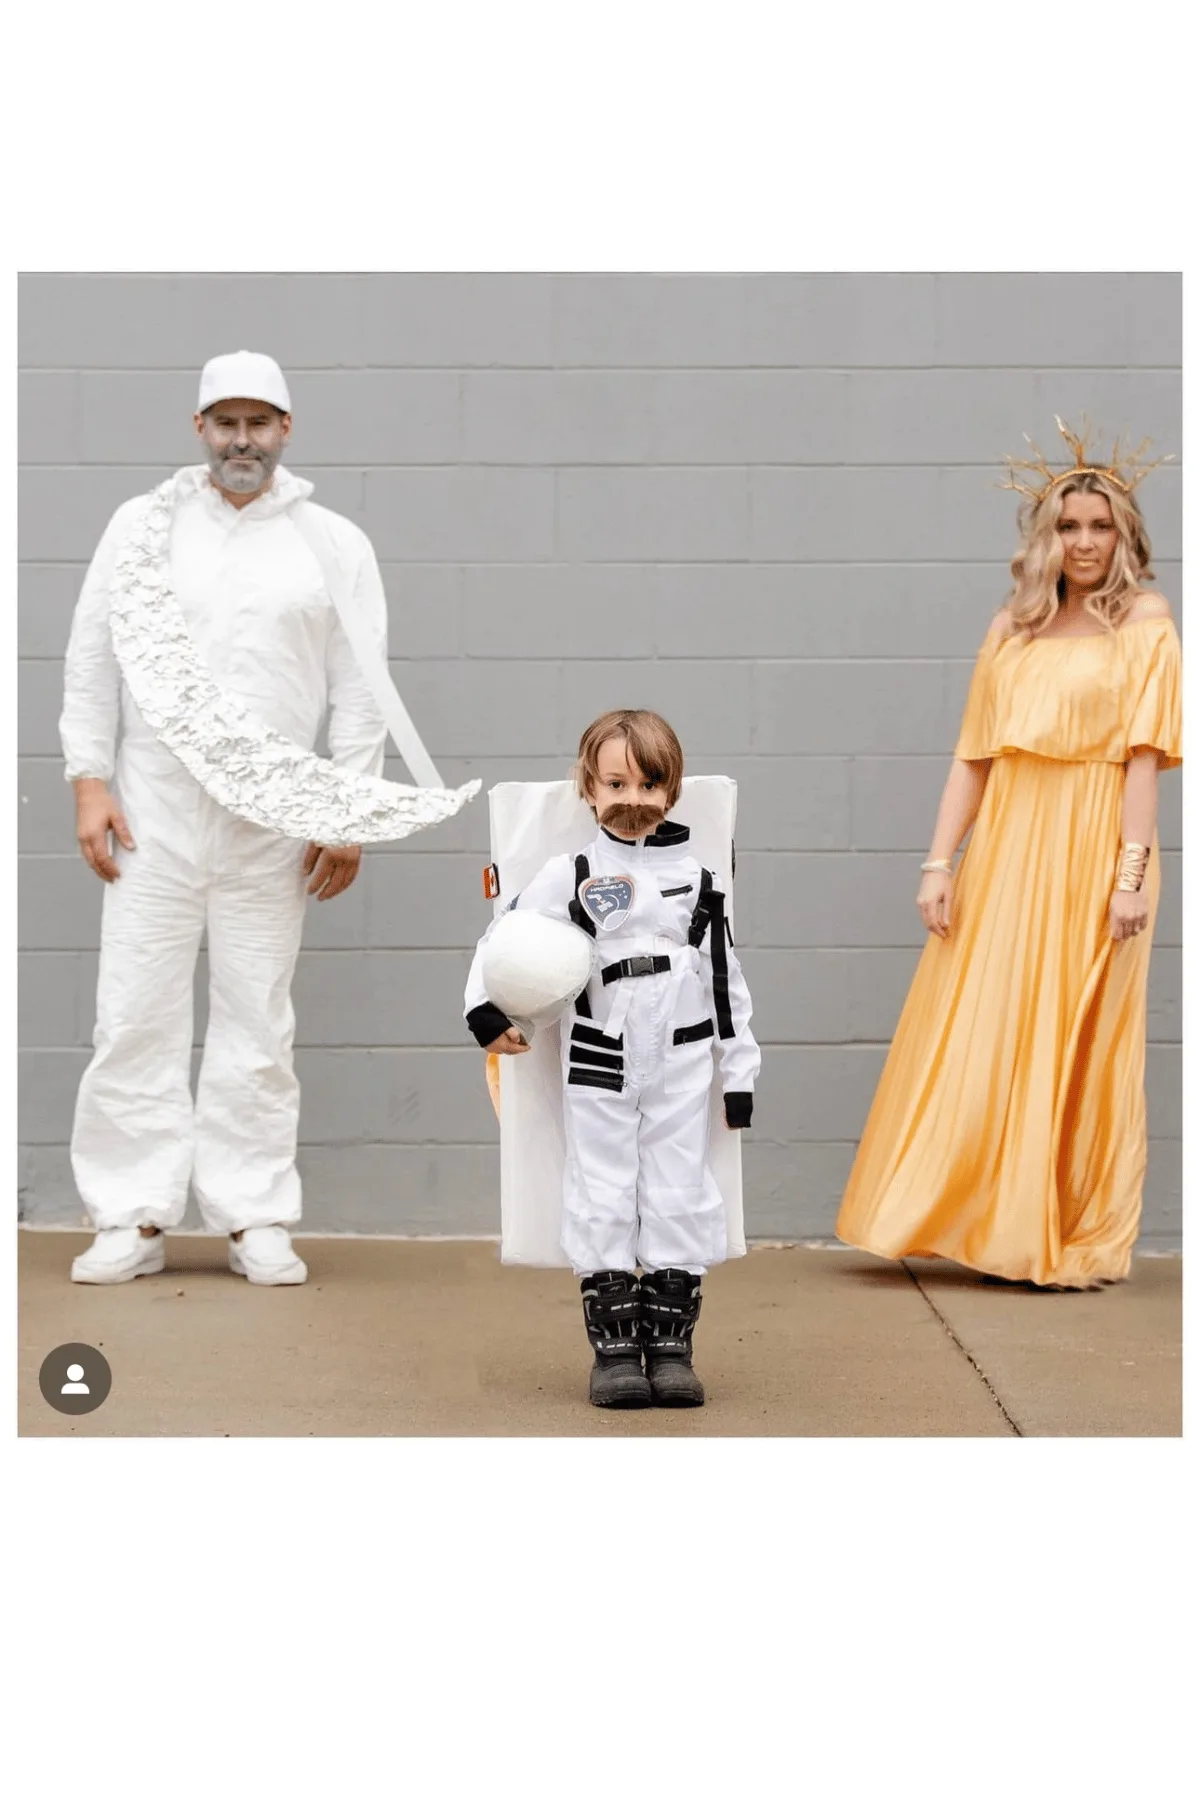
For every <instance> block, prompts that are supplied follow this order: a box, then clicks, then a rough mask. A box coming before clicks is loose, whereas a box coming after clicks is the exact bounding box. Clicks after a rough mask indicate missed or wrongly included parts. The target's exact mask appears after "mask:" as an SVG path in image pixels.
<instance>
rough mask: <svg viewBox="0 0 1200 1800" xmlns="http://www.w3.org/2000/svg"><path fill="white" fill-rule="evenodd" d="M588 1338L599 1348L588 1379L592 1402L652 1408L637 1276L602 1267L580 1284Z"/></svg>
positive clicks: (593, 1403)
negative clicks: (646, 1369)
mask: <svg viewBox="0 0 1200 1800" xmlns="http://www.w3.org/2000/svg"><path fill="white" fill-rule="evenodd" d="M579 1291H580V1293H581V1294H582V1295H583V1318H584V1323H585V1325H586V1326H587V1334H588V1342H589V1343H590V1344H591V1346H592V1349H593V1350H594V1351H595V1352H596V1361H595V1365H594V1366H593V1368H592V1373H591V1377H590V1379H589V1381H588V1399H589V1400H590V1401H591V1403H592V1405H593V1406H649V1404H650V1383H649V1382H648V1381H647V1380H646V1377H645V1375H644V1374H643V1372H642V1346H641V1342H640V1338H639V1327H640V1322H641V1295H640V1291H639V1288H638V1278H637V1276H636V1275H631V1274H629V1273H627V1271H626V1270H624V1269H599V1270H597V1272H596V1273H595V1274H594V1275H585V1276H584V1278H583V1280H582V1281H581V1282H580V1284H579Z"/></svg>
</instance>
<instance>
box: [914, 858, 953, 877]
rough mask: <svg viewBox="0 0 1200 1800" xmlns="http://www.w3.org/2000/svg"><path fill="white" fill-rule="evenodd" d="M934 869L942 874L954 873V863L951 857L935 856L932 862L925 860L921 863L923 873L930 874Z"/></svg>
mask: <svg viewBox="0 0 1200 1800" xmlns="http://www.w3.org/2000/svg"><path fill="white" fill-rule="evenodd" d="M934 870H937V872H938V873H939V874H941V875H953V873H954V864H953V863H952V862H951V861H950V859H949V857H934V858H933V859H932V860H931V861H930V862H923V863H922V864H921V873H922V875H930V874H932V873H933V871H934Z"/></svg>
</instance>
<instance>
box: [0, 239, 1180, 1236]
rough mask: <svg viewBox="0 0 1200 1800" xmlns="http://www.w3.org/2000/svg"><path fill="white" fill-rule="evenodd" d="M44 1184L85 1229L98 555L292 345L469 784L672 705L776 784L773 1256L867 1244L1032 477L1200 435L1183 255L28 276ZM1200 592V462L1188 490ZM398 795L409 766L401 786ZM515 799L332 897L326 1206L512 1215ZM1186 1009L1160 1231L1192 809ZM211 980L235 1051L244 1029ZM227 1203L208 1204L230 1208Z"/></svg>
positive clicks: (30, 631)
mask: <svg viewBox="0 0 1200 1800" xmlns="http://www.w3.org/2000/svg"><path fill="white" fill-rule="evenodd" d="M19 318H20V364H21V374H20V456H21V472H20V557H21V568H20V656H21V671H20V790H19V791H20V813H19V818H20V851H21V858H20V946H21V961H20V973H21V983H20V1034H21V1104H20V1138H21V1146H22V1148H21V1164H20V1192H21V1201H20V1203H21V1211H22V1214H23V1216H24V1217H25V1218H26V1219H28V1220H30V1221H33V1222H46V1223H49V1222H56V1221H57V1222H61V1221H67V1220H71V1221H74V1220H77V1219H78V1218H79V1216H80V1208H79V1202H78V1200H77V1198H76V1197H75V1195H74V1191H73V1188H72V1185H71V1181H70V1173H69V1169H68V1166H67V1156H66V1149H65V1145H66V1141H67V1137H68V1133H69V1126H70V1118H71V1107H72V1100H73V1095H74V1090H75V1086H76V1083H77V1080H78V1077H79V1075H80V1072H81V1070H82V1069H83V1066H84V1064H85V1062H86V1060H87V1055H88V1049H87V1046H88V1043H89V1040H90V1032H91V1026H92V1007H93V990H94V984H95V976H96V943H97V933H98V925H99V916H100V898H101V889H100V885H99V883H98V882H97V881H96V879H95V877H94V876H92V875H91V874H90V873H89V872H88V870H87V869H86V868H85V867H84V866H83V864H82V863H81V862H80V860H79V859H78V856H77V855H76V853H75V849H74V841H73V832H72V810H71V805H70V798H71V797H70V792H69V790H68V789H67V788H66V786H65V784H64V782H63V780H62V765H61V762H60V757H59V745H58V738H57V732H56V720H57V715H58V710H59V702H60V694H61V658H62V653H63V649H64V646H65V642H66V636H67V630H68V625H69V620H70V616H71V611H72V607H73V605H74V601H75V597H76V594H77V591H78V587H79V582H80V578H81V576H82V573H83V568H84V565H85V562H86V560H87V558H88V557H89V556H90V554H91V551H92V549H93V547H94V545H95V542H96V539H97V537H98V535H99V533H100V531H101V529H102V527H103V525H104V523H105V521H106V520H107V518H108V516H109V514H110V512H111V511H112V509H113V508H114V507H115V506H116V505H117V503H118V502H119V501H121V500H123V499H125V498H126V497H128V496H129V495H132V494H136V493H138V492H140V491H142V490H144V489H146V488H148V487H149V486H150V485H151V484H152V483H153V482H155V481H156V480H158V479H159V478H160V477H161V476H163V475H164V474H166V473H167V472H169V471H170V470H171V469H173V468H174V467H176V466H178V465H179V464H180V463H183V462H188V461H195V460H197V458H196V448H195V444H194V440H193V439H192V437H191V435H190V417H191V413H192V408H193V405H194V397H195V382H196V373H197V371H198V369H199V366H200V364H201V363H202V362H203V361H204V359H205V358H206V357H208V356H210V355H212V354H213V353H215V352H217V351H221V350H229V349H235V348H237V347H239V346H247V347H251V348H256V349H264V350H268V351H270V352H272V353H273V354H274V355H276V356H277V357H278V358H279V360H280V361H281V362H282V363H283V365H284V367H285V368H286V369H287V371H288V374H289V377H290V379H291V382H292V391H293V396H294V404H295V426H296V429H295V438H294V442H293V448H292V452H291V456H290V461H291V463H292V466H293V467H295V468H297V469H298V470H300V471H301V472H303V473H305V474H307V475H310V476H311V477H312V478H313V479H314V480H315V482H316V489H317V492H316V497H317V498H318V499H319V500H321V501H323V502H324V503H325V504H327V505H330V506H333V507H336V508H338V509H340V510H341V511H343V512H345V513H348V514H349V515H350V516H351V517H352V518H354V519H356V520H357V521H358V522H359V523H360V524H361V525H362V526H364V527H365V529H366V530H367V531H368V532H369V533H370V535H371V537H372V539H373V540H374V543H375V547H376V551H377V553H378V555H379V558H380V561H381V563H382V565H383V570H384V575H385V579H386V582H387V588H388V595H389V601H390V607H391V648H392V656H393V658H394V672H395V674H396V677H397V680H398V682H399V685H400V687H401V690H402V692H403V693H404V695H405V698H406V700H407V702H408V704H409V706H410V708H411V710H412V711H413V713H414V715H415V717H416V718H417V720H418V722H419V724H420V727H421V729H422V732H423V734H424V736H425V739H426V742H427V743H428V745H429V747H430V750H431V751H432V753H433V755H434V756H435V758H436V759H437V760H438V761H439V763H440V765H441V767H442V769H443V771H444V773H445V775H446V776H447V778H449V779H452V780H454V781H458V780H462V779H466V778H467V777H468V776H471V775H481V776H482V777H483V778H484V781H485V784H486V783H490V782H492V781H494V780H496V779H499V778H514V777H548V776H555V775H559V774H561V773H564V772H565V770H566V768H567V765H568V763H569V760H570V757H571V754H572V752H573V749H574V747H575V743H576V741H577V738H578V733H579V731H580V729H581V727H582V726H583V725H584V724H585V723H586V722H587V721H588V720H589V719H590V718H591V717H592V716H593V715H594V714H595V713H597V712H599V711H600V710H601V709H602V708H605V707H609V706H619V705H649V706H653V707H656V708H658V709H659V710H660V711H662V712H664V713H665V714H666V715H667V716H668V717H669V718H670V719H671V720H672V721H673V722H674V724H675V725H676V726H677V727H678V729H679V731H680V733H681V735H682V737H683V740H684V744H685V748H686V749H687V751H688V755H689V763H690V767H691V769H692V770H693V771H694V772H697V773H703V772H706V771H707V772H715V771H726V772H728V773H729V774H731V775H734V776H736V777H737V779H738V781H739V783H740V807H741V812H740V829H739V842H738V851H739V858H738V884H737V896H736V904H737V918H738V935H739V939H740V942H741V945H742V947H743V954H744V956H745V963H746V967H747V971H748V974H749V978H750V982H751V984H752V987H753V991H754V994H755V998H756V1006H757V1024H758V1030H759V1033H760V1036H761V1038H762V1040H763V1043H764V1045H765V1050H766V1061H765V1071H764V1076H763V1081H762V1087H761V1104H760V1108H759V1111H758V1113H757V1114H756V1123H755V1127H754V1130H753V1132H752V1133H751V1134H750V1136H749V1139H748V1141H747V1145H746V1165H747V1179H748V1200H747V1206H748V1225H749V1228H750V1230H751V1232H752V1233H753V1234H755V1235H757V1236H760V1237H776V1236H778V1237H787V1238H792V1237H800V1238H806V1237H818V1236H823V1235H827V1234H828V1233H829V1232H830V1231H831V1229H832V1223H833V1218H834V1214H835V1210H836V1206H837V1202H838V1198H839V1195H840V1190H841V1187H842V1183H843V1181H844V1178H845V1175H846V1172H847V1170H848V1168H849V1165H850V1160H851V1156H852V1154H853V1149H854V1144H855V1140H856V1137H857V1135H858V1133H859V1131H860V1129H861V1127H862V1123H863V1119H864V1117H865V1114H866V1109H867V1105H868V1102H869V1100H870V1096H871V1093H872V1089H873V1087H874V1084H875V1081H876V1078H877V1076H878V1073H879V1070H880V1067H881V1065H882V1061H883V1057H884V1053H885V1049H886V1045H887V1042H888V1039H889V1036H890V1034H891V1032H892V1030H893V1028H894V1025H895V1021H896V1017H897V1014H898V1011H899V1007H900V1003H901V1000H902V997H903V994H904V991H905V988H906V985H907V982H908V980H909V978H910V976H911V973H912V970H913V966H914V963H915V960H916V956H917V952H918V948H919V945H920V941H921V932H920V929H919V924H918V920H917V917H916V913H915V910H914V907H913V894H914V890H915V884H916V880H917V874H916V865H917V862H918V861H919V853H921V852H922V851H923V850H924V849H925V847H926V845H927V842H928V836H929V832H930V828H931V823H932V818H933V813H934V808H935V804H936V800H937V796H938V793H939V790H940V785H941V782H942V779H943V776H944V773H945V769H946V766H947V760H948V757H949V754H950V751H951V747H952V745H953V741H954V736H955V731H956V726H957V721H958V715H959V711H960V708H961V705H962V701H963V698H964V695H965V691H966V683H967V677H968V674H969V671H970V666H971V659H972V658H973V656H974V654H975V651H976V648H977V646H978V644H979V642H980V641H981V639H982V637H983V634H984V631H985V629H986V626H987V623H988V619H989V617H990V615H991V612H992V609H993V608H994V607H995V606H996V605H997V604H999V602H1000V601H1002V600H1003V598H1004V595H1005V592H1006V586H1007V580H1006V577H1007V561H1008V557H1009V555H1010V554H1011V551H1012V548H1013V544H1014V496H1012V495H1010V494H1005V493H1002V492H1000V491H998V489H997V486H996V485H995V484H996V483H997V482H998V480H999V479H1000V474H999V472H998V463H999V460H1000V458H1001V457H1002V455H1003V454H1004V453H1005V452H1007V451H1017V450H1019V448H1020V445H1021V433H1022V432H1023V431H1030V432H1031V433H1032V434H1033V435H1034V436H1035V437H1037V438H1039V441H1041V442H1043V443H1044V444H1046V445H1048V444H1049V442H1050V441H1051V439H1052V437H1053V414H1054V413H1056V412H1058V413H1062V414H1064V415H1066V416H1067V417H1068V418H1070V419H1073V420H1074V419H1076V418H1078V416H1079V415H1080V414H1082V413H1085V412H1086V413H1088V414H1089V415H1090V416H1091V417H1092V418H1093V419H1095V420H1096V421H1097V422H1098V423H1102V424H1103V425H1104V426H1105V427H1106V428H1108V429H1110V430H1112V431H1114V432H1115V431H1116V429H1117V428H1118V427H1121V426H1127V427H1129V428H1130V429H1132V430H1133V431H1134V432H1135V434H1136V435H1138V436H1141V435H1142V434H1149V435H1151V436H1153V437H1154V439H1155V440H1156V442H1157V443H1158V445H1159V446H1160V448H1162V449H1166V450H1171V451H1174V452H1176V453H1178V452H1179V450H1180V437H1181V425H1180V343H1181V317H1180V281H1179V278H1178V276H1175V275H1171V274H1165V275H1119V274H1118V275H813V276H808V275H756V276H739V275H717V276H706V275H665V276H648V275H636V276H624V275H616V276H614V275H591V276H583V275H482V276H480V275H257V276H256V275H226V276H220V275H137V276H122V275H32V276H28V277H26V278H25V279H24V280H23V281H22V284H21V292H20V313H19ZM1143 499H1144V504H1145V510H1146V513H1147V517H1148V521H1149V526H1150V530H1151V534H1152V538H1153V542H1154V546H1155V551H1156V567H1157V571H1158V574H1159V576H1160V579H1161V585H1162V587H1163V590H1164V591H1165V592H1166V594H1167V595H1168V597H1169V598H1170V600H1171V602H1172V604H1173V606H1174V608H1175V610H1176V616H1177V618H1178V616H1179V602H1180V564H1179V558H1180V542H1181V522H1180V476H1179V473H1178V470H1176V471H1175V472H1161V473H1158V474H1156V475H1154V476H1153V477H1152V479H1151V480H1150V481H1149V482H1148V483H1147V485H1146V487H1145V488H1144V489H1143ZM392 768H393V772H394V773H396V774H398V775H399V774H401V770H400V767H399V765H398V764H394V765H392ZM487 842H488V836H487V810H486V804H485V803H483V802H476V803H475V804H474V805H473V806H472V807H471V808H470V809H469V810H468V812H467V813H466V814H465V815H464V816H463V817H462V818H461V819H460V820H457V821H455V822H454V823H453V824H451V825H450V826H447V827H445V828H442V829H440V830H437V831H432V832H426V833H422V834H420V835H418V836H417V837H415V838H413V839H411V840H410V841H409V842H408V843H405V844H402V845H399V846H397V847H395V848H394V849H390V850H388V849H384V850H373V851H371V852H369V854H368V856H367V857H366V859H365V862H364V868H363V872H362V875H361V877H360V879H359V881H358V884H357V886H356V887H355V888H354V889H353V890H352V891H351V892H350V893H349V894H348V895H346V896H345V897H343V898H342V899H340V900H338V901H335V902H333V903H332V904H330V905H328V906H322V907H319V908H318V907H316V906H315V905H314V907H313V912H312V916H311V919H310V922H309V928H308V935H307V940H306V948H305V950H304V953H303V956H302V958H301V964H300V971H299V978H298V981H297V987H296V1000H297V1012H298V1018H299V1029H298V1044H299V1066H300V1072H301V1075H302V1078H303V1082H304V1109H303V1120H302V1136H303V1142H304V1151H303V1168H304V1174H305V1177H306V1184H307V1185H306V1192H307V1202H306V1205H307V1213H306V1217H307V1220H308V1222H309V1223H310V1224H311V1225H312V1226H314V1227H317V1228H321V1229H335V1230H336V1229H345V1230H371V1231H385V1232H397V1233H426V1232H451V1233H457V1232H462V1233H481V1234H485V1233H492V1232H494V1231H496V1230H497V1229H498V1199H497V1194H498V1158H497V1152H496V1133H495V1127H494V1124H493V1120H492V1114H491V1109H490V1106H489V1103H488V1099H487V1094H486V1091H485V1086H484V1078H483V1061H482V1058H481V1056H480V1054H479V1052H478V1051H476V1050H475V1049H473V1048H472V1047H470V1046H469V1043H468V1041H467V1040H466V1039H465V1038H464V1033H463V1029H462V1026H461V1022H460V1017H459V1014H460V996H461V992H462V982H463V976H464V973H465V970H466V965H467V960H468V949H467V947H468V946H469V945H471V944H472V943H473V941H474V939H475V938H476V936H477V935H478V933H479V932H480V930H481V929H482V928H483V925H484V923H485V922H486V919H487V916H488V914H487V906H486V904H485V902H484V900H483V897H482V893H481V884H480V875H481V869H482V865H483V863H484V861H485V859H486V852H487ZM1162 842H1163V846H1164V849H1165V852H1166V854H1165V858H1164V862H1165V883H1164V895H1163V903H1162V910H1161V914H1160V918H1159V926H1158V933H1157V947H1156V950H1155V953H1154V965H1153V975H1152V984H1151V998H1150V1038H1151V1044H1150V1049H1149V1054H1148V1084H1149V1097H1150V1131H1151V1138H1152V1141H1151V1152H1150V1171H1149V1181H1148V1186H1147V1195H1146V1202H1147V1204H1146V1214H1145V1236H1144V1242H1146V1243H1148V1244H1152V1245H1159V1246H1163V1247H1166V1246H1170V1245H1173V1244H1175V1243H1176V1242H1177V1241H1178V1237H1179V1232H1180V1143H1179V1139H1180V1118H1181V1089H1180V1049H1179V1027H1180V998H1179V995H1180V954H1181V953H1180V941H1181V924H1182V914H1181V901H1180V866H1179V865H1180V855H1179V847H1180V785H1179V777H1178V776H1170V777H1167V778H1166V779H1165V780H1164V782H1163V804H1162ZM203 973H204V972H203V967H202V968H201V971H200V978H199V980H198V984H197V986H198V1010H197V1030H198V1037H199V1035H200V1033H201V1032H202V1030H203V1023H204V1010H203ZM193 1217H194V1215H193Z"/></svg>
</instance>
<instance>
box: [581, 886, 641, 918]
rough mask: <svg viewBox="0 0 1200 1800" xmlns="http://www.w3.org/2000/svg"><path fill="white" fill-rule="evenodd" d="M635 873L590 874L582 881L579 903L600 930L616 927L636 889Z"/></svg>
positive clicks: (628, 909)
mask: <svg viewBox="0 0 1200 1800" xmlns="http://www.w3.org/2000/svg"><path fill="white" fill-rule="evenodd" d="M636 891H637V890H636V888H635V886H634V881H633V876H632V875H591V876H589V877H588V879H587V880H586V881H581V882H580V884H579V889H578V893H579V904H580V905H581V906H582V908H583V910H584V912H585V913H587V915H588V917H589V919H591V920H592V922H593V923H594V924H595V925H597V926H599V928H600V930H601V931H617V930H618V929H619V928H620V927H621V926H622V925H623V924H624V923H625V921H626V919H627V918H628V917H629V913H630V909H631V907H632V906H633V900H634V895H635V893H636Z"/></svg>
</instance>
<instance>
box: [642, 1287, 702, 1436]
mask: <svg viewBox="0 0 1200 1800" xmlns="http://www.w3.org/2000/svg"><path fill="white" fill-rule="evenodd" d="M699 1317H700V1277H699V1276H698V1275H689V1274H688V1272H687V1270H686V1269H656V1270H655V1272H654V1274H653V1275H643V1276H642V1348H643V1350H644V1351H645V1353H646V1374H647V1375H648V1376H649V1378H650V1392H651V1396H652V1398H653V1400H654V1404H655V1406H703V1405H704V1389H703V1387H702V1386H701V1383H700V1378H699V1376H698V1375H697V1374H696V1372H695V1370H694V1369H693V1368H692V1333H693V1331H695V1329H696V1320H697V1319H698V1318H699Z"/></svg>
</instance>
